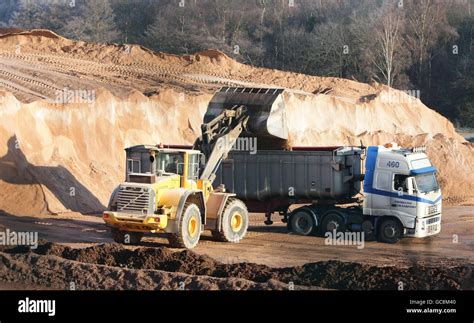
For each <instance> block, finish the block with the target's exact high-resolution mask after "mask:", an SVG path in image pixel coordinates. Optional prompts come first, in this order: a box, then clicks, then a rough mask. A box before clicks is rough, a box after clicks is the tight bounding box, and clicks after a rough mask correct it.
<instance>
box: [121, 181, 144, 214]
mask: <svg viewBox="0 0 474 323" xmlns="http://www.w3.org/2000/svg"><path fill="white" fill-rule="evenodd" d="M151 191H152V190H151V189H148V188H146V187H131V186H122V187H120V189H119V192H118V198H117V210H118V211H128V212H133V213H148V210H149V205H150V193H151Z"/></svg>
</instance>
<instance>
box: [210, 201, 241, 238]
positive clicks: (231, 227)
mask: <svg viewBox="0 0 474 323" xmlns="http://www.w3.org/2000/svg"><path fill="white" fill-rule="evenodd" d="M248 226H249V213H248V211H247V207H246V206H245V204H244V202H242V201H241V200H238V199H235V198H229V200H228V201H227V203H226V206H225V208H224V211H223V213H222V218H221V226H220V229H219V230H218V231H212V236H213V237H214V239H216V240H218V241H224V242H234V243H236V242H239V241H240V240H242V239H243V238H244V236H245V234H246V233H247V229H248Z"/></svg>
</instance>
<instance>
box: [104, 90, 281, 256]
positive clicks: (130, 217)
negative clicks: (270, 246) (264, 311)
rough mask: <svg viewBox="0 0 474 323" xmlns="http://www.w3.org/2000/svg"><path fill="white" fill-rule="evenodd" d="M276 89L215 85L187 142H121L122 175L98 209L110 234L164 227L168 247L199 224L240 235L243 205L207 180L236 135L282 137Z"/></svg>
mask: <svg viewBox="0 0 474 323" xmlns="http://www.w3.org/2000/svg"><path fill="white" fill-rule="evenodd" d="M282 92H283V90H282V89H257V88H222V89H221V90H219V91H218V92H217V93H216V94H215V95H214V97H213V98H212V100H211V101H210V103H209V106H208V109H207V112H206V114H205V116H204V121H203V124H202V126H201V128H202V129H201V130H202V135H201V136H200V137H199V138H198V139H197V140H196V142H195V144H194V146H193V149H180V148H176V147H177V146H174V147H175V148H170V147H169V146H168V148H165V147H163V146H160V145H157V146H155V145H139V146H133V147H130V148H127V149H125V151H126V174H125V176H126V181H125V182H124V183H122V184H120V185H119V186H118V187H117V188H116V189H115V190H114V192H113V193H112V196H111V198H110V201H109V205H108V209H107V211H105V212H104V213H103V219H104V221H105V222H106V224H107V225H108V226H110V227H111V231H112V237H113V239H114V240H115V241H117V242H119V243H125V244H136V243H139V242H140V240H141V238H142V236H143V234H144V233H148V232H151V233H166V235H167V237H168V240H169V242H170V244H171V245H172V246H174V247H179V248H193V247H195V246H196V245H197V243H198V242H199V238H200V236H201V233H202V232H203V230H210V231H211V232H212V235H213V237H214V238H216V239H218V240H220V241H227V242H239V241H240V240H241V239H242V238H243V237H244V236H245V234H246V232H247V228H248V224H249V217H248V211H247V208H246V206H245V204H244V203H243V202H242V201H240V200H238V199H236V197H235V194H230V193H226V192H225V188H223V187H220V188H218V189H214V188H213V186H212V183H213V180H214V178H215V173H216V171H217V169H218V167H219V165H220V163H221V161H222V160H223V159H225V158H226V156H227V153H228V152H229V151H230V150H231V149H232V147H233V145H234V144H235V142H236V141H237V139H238V138H239V136H241V135H243V136H256V137H258V138H265V139H269V138H271V139H270V140H272V139H274V140H285V139H287V137H288V131H287V127H286V123H285V116H284V113H285V111H284V103H283V97H282Z"/></svg>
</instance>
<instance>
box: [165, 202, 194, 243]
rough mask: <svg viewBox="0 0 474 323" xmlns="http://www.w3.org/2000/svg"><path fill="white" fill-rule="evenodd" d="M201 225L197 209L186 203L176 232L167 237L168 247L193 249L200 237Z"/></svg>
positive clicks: (192, 204)
mask: <svg viewBox="0 0 474 323" xmlns="http://www.w3.org/2000/svg"><path fill="white" fill-rule="evenodd" d="M201 223H202V222H201V211H200V210H199V207H198V206H197V205H196V204H194V203H189V202H186V204H185V205H184V209H183V214H182V215H181V218H180V219H179V223H178V232H177V233H172V234H170V235H169V236H168V241H169V243H170V245H171V246H172V247H174V248H187V249H192V248H194V247H195V246H196V245H197V244H198V242H199V238H200V236H201Z"/></svg>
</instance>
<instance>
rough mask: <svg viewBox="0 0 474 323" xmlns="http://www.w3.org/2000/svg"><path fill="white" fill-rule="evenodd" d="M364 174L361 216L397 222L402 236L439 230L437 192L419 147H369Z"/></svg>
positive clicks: (424, 155)
mask: <svg viewBox="0 0 474 323" xmlns="http://www.w3.org/2000/svg"><path fill="white" fill-rule="evenodd" d="M365 172H366V174H365V180H364V193H365V200H364V211H363V212H364V214H365V215H369V216H375V217H387V216H390V217H393V218H396V219H398V220H399V222H400V223H401V225H402V226H403V230H404V235H405V236H411V237H417V238H422V237H426V236H431V235H435V234H437V233H439V232H440V231H441V204H442V199H441V189H440V187H439V185H438V182H437V180H436V176H435V174H436V168H434V167H433V166H432V165H431V162H430V161H429V159H428V156H427V155H426V154H425V150H424V149H423V148H413V149H405V148H400V147H398V146H397V145H396V144H388V145H385V146H371V147H369V148H368V150H367V159H366V165H365ZM386 230H390V228H386Z"/></svg>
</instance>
